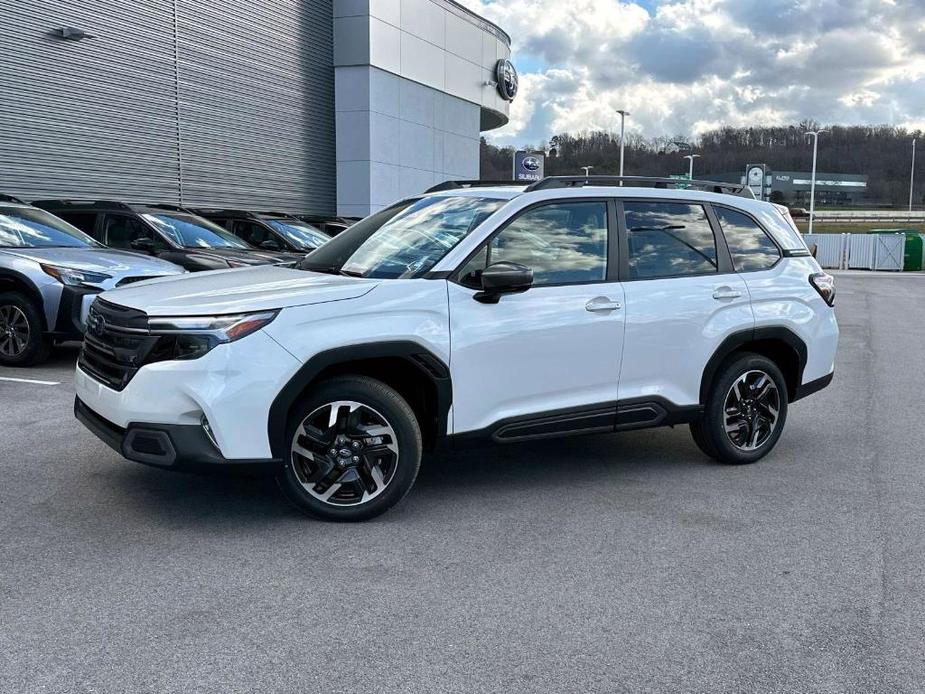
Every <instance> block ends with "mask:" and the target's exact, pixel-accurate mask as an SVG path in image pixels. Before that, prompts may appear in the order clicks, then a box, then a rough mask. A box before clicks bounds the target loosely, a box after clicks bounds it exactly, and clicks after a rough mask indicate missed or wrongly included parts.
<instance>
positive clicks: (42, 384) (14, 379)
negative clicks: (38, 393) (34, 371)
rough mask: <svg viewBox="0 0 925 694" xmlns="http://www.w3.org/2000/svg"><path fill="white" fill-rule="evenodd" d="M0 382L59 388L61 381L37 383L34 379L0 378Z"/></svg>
mask: <svg viewBox="0 0 925 694" xmlns="http://www.w3.org/2000/svg"><path fill="white" fill-rule="evenodd" d="M0 381H12V382H13V383H32V384H33V385H37V386H60V385H61V381H37V380H35V379H34V378H9V377H6V376H0Z"/></svg>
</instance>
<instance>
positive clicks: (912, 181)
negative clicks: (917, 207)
mask: <svg viewBox="0 0 925 694" xmlns="http://www.w3.org/2000/svg"><path fill="white" fill-rule="evenodd" d="M914 186H915V138H914V137H913V138H912V172H911V173H910V174H909V211H910V212H912V188H913V187H914Z"/></svg>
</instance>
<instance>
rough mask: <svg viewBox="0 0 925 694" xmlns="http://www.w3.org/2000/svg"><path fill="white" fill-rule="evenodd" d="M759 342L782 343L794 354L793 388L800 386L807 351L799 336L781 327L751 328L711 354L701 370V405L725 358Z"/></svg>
mask: <svg viewBox="0 0 925 694" xmlns="http://www.w3.org/2000/svg"><path fill="white" fill-rule="evenodd" d="M760 340H777V341H780V342H783V343H784V344H786V345H787V346H788V347H790V348H791V349H792V350H793V351H794V352H795V353H796V356H797V361H798V364H799V368H798V373H797V382H796V384H795V387H797V388H798V387H799V386H800V384H802V382H803V369H805V368H806V355H807V350H806V343H805V342H803V339H802V338H801V337H800V336H799V335H797V334H796V333H795V332H793V331H792V330H790V329H789V328H781V327H776V328H775V327H767V328H752V329H751V330H742V331H739V332H736V333H733V334H732V335H730V336H729V337H727V338H726V339H725V340H723V341H722V342H721V343H720V345H719V347H717V348H716V351H715V352H713V356H711V357H710V359H709V361H707V365H706V366H705V367H704V369H703V376H702V377H701V379H700V404H701V405H705V404H706V401H707V395H708V391H709V388H710V384H711V383H713V379H714V378H715V377H716V372H717V371H719V367H720V365H721V364H722V363H723V362H724V361H725V360H726V358H727V357H728V356H729V355H730V354H732V353H733V352H735V351H736V350H737V349H740V348H741V347H743V346H745V345H747V344H749V343H751V342H757V341H760ZM791 396H792V394H791Z"/></svg>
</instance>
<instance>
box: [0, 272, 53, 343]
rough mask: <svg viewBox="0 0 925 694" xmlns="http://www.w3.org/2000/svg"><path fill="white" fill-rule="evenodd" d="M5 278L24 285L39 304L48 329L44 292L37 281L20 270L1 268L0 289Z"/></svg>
mask: <svg viewBox="0 0 925 694" xmlns="http://www.w3.org/2000/svg"><path fill="white" fill-rule="evenodd" d="M5 279H7V280H12V281H13V282H15V283H16V284H19V285H22V286H23V287H24V288H25V290H26V294H27V295H28V296H29V298H30V299H32V300H33V301H34V302H35V303H36V305H37V306H38V309H39V314H40V315H41V316H42V322H43V323H44V324H45V329H46V330H47V329H48V321H47V320H46V318H45V299H44V298H43V297H42V292H41V290H39V288H38V287H37V286H36V285H35V282H33V281H32V280H31V279H29V278H28V277H27V276H26V275H24V274H22V273H21V272H18V271H16V270H8V269H3V270H0V291H2V288H3V285H2V282H3V280H5Z"/></svg>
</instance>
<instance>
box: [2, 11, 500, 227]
mask: <svg viewBox="0 0 925 694" xmlns="http://www.w3.org/2000/svg"><path fill="white" fill-rule="evenodd" d="M0 35H2V36H3V50H2V51H0V93H2V95H3V97H2V99H0V162H2V165H0V192H3V193H8V194H13V195H17V196H19V197H22V198H25V199H27V200H29V199H37V198H83V199H117V200H124V201H137V202H167V203H174V204H183V205H190V206H233V207H241V208H247V209H254V210H284V211H291V212H302V213H314V214H327V215H333V214H340V215H346V216H363V215H366V214H368V213H369V212H371V211H375V210H377V209H381V208H382V207H383V206H384V205H387V204H388V203H390V202H392V201H394V200H396V199H397V198H400V197H402V196H405V195H409V194H413V193H417V192H420V191H422V190H424V189H426V188H427V187H428V186H431V185H433V184H435V183H439V182H442V181H444V180H446V179H451V178H470V179H471V178H478V175H479V135H480V133H481V132H483V131H486V130H491V129H493V128H497V127H499V126H501V125H504V124H505V123H506V122H507V121H508V112H509V107H510V102H511V100H512V99H513V98H514V97H515V95H516V91H517V75H516V71H515V70H514V69H513V66H512V65H511V63H510V61H509V58H510V38H509V37H508V35H507V34H506V33H505V32H504V31H503V30H502V29H501V28H499V27H497V26H495V25H494V24H492V23H491V22H488V21H487V20H485V19H483V18H481V17H479V16H478V15H475V14H473V13H472V12H470V11H469V10H467V9H465V8H464V7H463V6H461V5H459V4H457V3H456V2H454V1H453V0H333V1H332V0H225V1H224V2H220V3H219V2H212V1H211V0H145V2H132V1H128V2H126V1H125V0H100V1H97V2H80V1H79V0H29V1H28V2H23V1H22V0H0Z"/></svg>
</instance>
